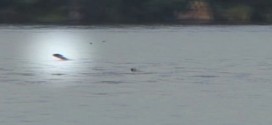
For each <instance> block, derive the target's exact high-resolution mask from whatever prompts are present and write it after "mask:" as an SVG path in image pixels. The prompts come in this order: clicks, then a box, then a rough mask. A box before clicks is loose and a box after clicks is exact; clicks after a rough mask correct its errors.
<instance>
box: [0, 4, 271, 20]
mask: <svg viewBox="0 0 272 125" xmlns="http://www.w3.org/2000/svg"><path fill="white" fill-rule="evenodd" d="M0 23H6V24H42V23H44V24H145V23H148V24H149V23H151V24H152V23H170V24H171V23H185V24H187V23H211V24H218V23H219V24H220V23H227V24H228V23H231V24H236V23H237V24H250V23H258V24H271V23H272V0H0Z"/></svg>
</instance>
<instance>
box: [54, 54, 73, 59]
mask: <svg viewBox="0 0 272 125" xmlns="http://www.w3.org/2000/svg"><path fill="white" fill-rule="evenodd" d="M53 56H54V57H57V58H58V59H61V60H69V59H68V58H66V57H64V56H63V55H61V54H58V53H56V54H53Z"/></svg>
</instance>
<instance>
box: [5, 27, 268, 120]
mask: <svg viewBox="0 0 272 125" xmlns="http://www.w3.org/2000/svg"><path fill="white" fill-rule="evenodd" d="M271 32H272V27H271V26H120V27H118V26H114V27H107V26H104V27H95V26H94V27H53V26H52V27H41V26H31V27H30V26H20V27H18V26H2V27H0V59H1V61H0V123H1V124H3V125H8V124H12V125H19V124H20V125H22V124H23V125H24V124H25V125H26V124H27V125H37V124H57V125H75V124H78V125H89V124H92V125H107V124H110V125H152V124H154V125H180V124H187V125H188V124H189V125H241V124H246V125H256V124H262V125H268V124H271V123H272V120H271V118H270V116H271V115H272V111H271V110H270V109H271V108H272V107H271V103H272V101H271V97H272V92H271V90H272V84H271V81H272V78H271V76H272V56H271V53H272V49H271V46H272V42H271V41H272V37H271ZM55 53H60V54H62V55H64V56H65V57H67V58H69V59H70V60H69V61H61V60H58V59H56V58H54V57H53V56H52V54H55ZM131 68H136V69H137V71H136V72H131V70H130V69H131Z"/></svg>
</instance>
